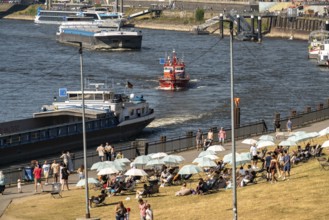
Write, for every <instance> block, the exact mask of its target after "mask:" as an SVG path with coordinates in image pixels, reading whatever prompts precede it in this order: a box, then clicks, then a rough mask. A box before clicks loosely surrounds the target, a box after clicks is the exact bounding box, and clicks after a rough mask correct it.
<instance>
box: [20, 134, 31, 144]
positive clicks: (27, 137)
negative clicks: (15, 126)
mask: <svg viewBox="0 0 329 220" xmlns="http://www.w3.org/2000/svg"><path fill="white" fill-rule="evenodd" d="M27 142H30V134H29V133H25V134H21V143H27Z"/></svg>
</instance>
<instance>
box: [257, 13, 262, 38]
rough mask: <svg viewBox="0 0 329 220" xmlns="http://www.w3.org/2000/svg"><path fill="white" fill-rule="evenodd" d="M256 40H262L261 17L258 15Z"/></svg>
mask: <svg viewBox="0 0 329 220" xmlns="http://www.w3.org/2000/svg"><path fill="white" fill-rule="evenodd" d="M258 42H262V17H261V16H258Z"/></svg>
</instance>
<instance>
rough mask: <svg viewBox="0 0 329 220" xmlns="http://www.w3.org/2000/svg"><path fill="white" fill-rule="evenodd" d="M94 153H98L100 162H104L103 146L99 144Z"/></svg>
mask: <svg viewBox="0 0 329 220" xmlns="http://www.w3.org/2000/svg"><path fill="white" fill-rule="evenodd" d="M96 152H98V157H99V160H100V161H104V153H105V149H104V145H103V144H101V145H99V146H98V147H97V149H96Z"/></svg>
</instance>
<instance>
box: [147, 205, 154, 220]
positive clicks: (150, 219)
mask: <svg viewBox="0 0 329 220" xmlns="http://www.w3.org/2000/svg"><path fill="white" fill-rule="evenodd" d="M145 219H146V220H153V211H152V209H151V205H150V204H147V205H146V216H145Z"/></svg>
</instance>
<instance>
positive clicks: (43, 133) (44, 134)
mask: <svg viewBox="0 0 329 220" xmlns="http://www.w3.org/2000/svg"><path fill="white" fill-rule="evenodd" d="M48 137H49V133H48V130H45V131H40V139H47V138H48Z"/></svg>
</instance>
